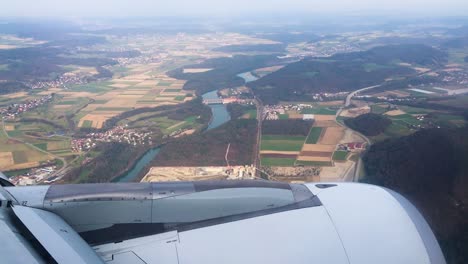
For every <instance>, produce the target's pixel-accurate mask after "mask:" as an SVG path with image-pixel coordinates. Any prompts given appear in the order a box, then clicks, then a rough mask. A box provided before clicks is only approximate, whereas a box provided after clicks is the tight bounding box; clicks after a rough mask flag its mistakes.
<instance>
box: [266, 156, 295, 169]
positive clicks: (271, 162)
mask: <svg viewBox="0 0 468 264" xmlns="http://www.w3.org/2000/svg"><path fill="white" fill-rule="evenodd" d="M295 161H296V160H295V159H289V158H262V159H261V163H262V165H263V166H271V167H275V166H277V167H283V166H284V167H290V166H294V162H295Z"/></svg>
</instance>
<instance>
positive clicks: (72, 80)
mask: <svg viewBox="0 0 468 264" xmlns="http://www.w3.org/2000/svg"><path fill="white" fill-rule="evenodd" d="M88 82H89V74H87V73H68V74H63V75H61V76H60V77H58V78H57V79H55V80H52V81H36V82H34V83H32V84H30V85H29V86H30V87H31V88H32V89H48V88H63V89H69V88H70V87H71V86H72V85H79V84H87V83H88Z"/></svg>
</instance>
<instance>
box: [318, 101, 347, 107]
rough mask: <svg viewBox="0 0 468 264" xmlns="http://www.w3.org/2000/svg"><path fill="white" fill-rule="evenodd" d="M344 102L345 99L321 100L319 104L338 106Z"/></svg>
mask: <svg viewBox="0 0 468 264" xmlns="http://www.w3.org/2000/svg"><path fill="white" fill-rule="evenodd" d="M342 104H343V100H338V101H328V102H320V103H319V105H323V106H338V105H342Z"/></svg>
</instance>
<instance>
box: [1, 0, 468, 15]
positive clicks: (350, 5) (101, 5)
mask: <svg viewBox="0 0 468 264" xmlns="http://www.w3.org/2000/svg"><path fill="white" fill-rule="evenodd" d="M0 2H1V5H0V16H3V17H5V16H8V17H11V16H26V17H37V16H41V17H49V16H58V17H70V16H73V17H97V16H102V17H122V16H125V17H131V16H146V17H147V16H177V15H193V16H200V15H210V16H226V15H236V16H237V15H243V14H248V15H251V14H256V13H258V14H268V13H295V12H301V13H305V12H308V13H321V14H330V13H340V14H343V13H354V14H356V13H358V14H364V13H377V14H379V13H395V14H412V13H416V14H423V15H468V0H0Z"/></svg>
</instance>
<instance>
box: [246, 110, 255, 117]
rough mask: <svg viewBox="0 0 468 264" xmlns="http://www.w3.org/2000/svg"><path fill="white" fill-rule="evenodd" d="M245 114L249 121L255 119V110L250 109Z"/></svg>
mask: <svg viewBox="0 0 468 264" xmlns="http://www.w3.org/2000/svg"><path fill="white" fill-rule="evenodd" d="M245 113H246V114H247V115H248V116H249V119H255V118H257V109H250V110H248V111H247V112H245Z"/></svg>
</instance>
